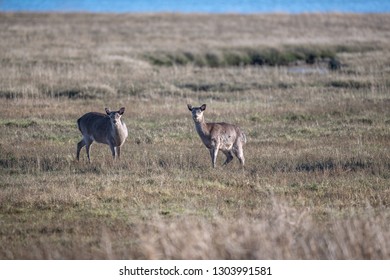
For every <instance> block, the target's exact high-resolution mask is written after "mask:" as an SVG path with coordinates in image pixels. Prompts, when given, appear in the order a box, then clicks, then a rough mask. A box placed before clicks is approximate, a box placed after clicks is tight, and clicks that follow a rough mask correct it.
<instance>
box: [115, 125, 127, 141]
mask: <svg viewBox="0 0 390 280" xmlns="http://www.w3.org/2000/svg"><path fill="white" fill-rule="evenodd" d="M111 125H112V134H113V135H112V136H113V137H114V138H115V139H116V142H117V144H121V143H122V142H123V141H124V140H125V139H126V137H127V135H126V131H125V128H124V126H125V124H123V123H122V121H119V122H118V123H117V124H111Z"/></svg>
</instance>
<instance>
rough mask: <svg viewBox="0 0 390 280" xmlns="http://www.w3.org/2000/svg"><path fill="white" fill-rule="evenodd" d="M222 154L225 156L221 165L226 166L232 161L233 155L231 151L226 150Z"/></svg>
mask: <svg viewBox="0 0 390 280" xmlns="http://www.w3.org/2000/svg"><path fill="white" fill-rule="evenodd" d="M223 153H224V154H225V155H226V160H225V162H224V163H223V165H227V164H228V163H229V162H231V161H232V160H233V154H232V151H226V150H224V151H223Z"/></svg>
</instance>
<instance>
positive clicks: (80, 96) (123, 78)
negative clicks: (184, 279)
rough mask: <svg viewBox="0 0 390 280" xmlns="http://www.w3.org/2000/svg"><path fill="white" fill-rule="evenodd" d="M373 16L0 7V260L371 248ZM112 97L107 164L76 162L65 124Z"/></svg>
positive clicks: (381, 69)
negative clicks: (194, 109) (227, 131)
mask: <svg viewBox="0 0 390 280" xmlns="http://www.w3.org/2000/svg"><path fill="white" fill-rule="evenodd" d="M389 21H390V17H389V16H388V15H340V14H318V15H309V14H308V15H306V14H305V15H282V14H281V15H245V16H243V15H176V14H175V15H172V14H155V15H94V14H27V13H22V14H13V13H2V14H0V35H1V38H2V40H1V41H0V61H1V66H2V67H1V68H0V99H1V103H2V110H0V129H1V135H0V224H1V226H0V258H1V259H388V258H389V256H390V255H389V246H390V243H389V240H390V238H389V236H388V232H389V213H390V212H389V203H390V195H389V194H390V192H389V184H388V180H389V178H390V157H389V154H390V153H389V145H388V143H389V140H390V134H389V124H390V113H389V112H390V110H389V109H390V102H389V100H390V99H389V85H390V83H389V78H388V77H389V68H388V61H389V58H390V52H389V40H388V38H390V36H389V35H390V30H389V29H388V28H386V26H390V23H389ZM187 103H192V104H193V105H196V104H199V105H200V104H203V103H207V105H208V106H207V110H206V112H205V117H206V120H208V121H226V122H230V123H235V124H237V125H239V126H240V127H242V128H243V130H244V131H245V133H246V135H247V137H248V144H247V145H246V146H245V147H244V152H245V156H246V166H245V168H244V169H243V170H242V169H241V168H240V166H239V164H238V162H237V161H233V162H232V163H231V164H230V165H229V166H226V167H221V166H219V165H221V164H222V162H223V158H222V157H220V158H218V167H217V168H216V169H212V168H211V164H210V159H209V153H208V151H207V150H206V149H205V148H204V146H203V145H202V144H201V141H200V139H199V137H198V136H197V134H196V131H195V128H194V124H193V121H192V119H191V116H190V113H189V112H188V109H187ZM122 106H124V107H126V112H125V114H124V116H123V119H124V121H125V122H126V124H127V127H128V129H129V138H128V139H127V141H126V143H125V145H124V147H123V152H122V154H121V160H120V161H117V162H113V161H112V158H111V155H110V151H109V149H108V147H107V146H104V145H99V144H94V145H93V146H92V153H91V160H92V163H91V164H88V163H87V160H86V155H85V150H84V149H83V150H82V151H81V159H80V162H77V161H76V160H75V152H76V144H77V142H78V141H79V140H80V139H81V134H80V132H79V131H78V129H77V125H76V120H77V118H78V117H80V116H81V115H82V114H84V113H86V112H89V111H98V112H103V108H104V107H110V108H112V109H115V108H119V107H122Z"/></svg>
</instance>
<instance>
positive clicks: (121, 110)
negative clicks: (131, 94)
mask: <svg viewBox="0 0 390 280" xmlns="http://www.w3.org/2000/svg"><path fill="white" fill-rule="evenodd" d="M124 112H125V107H122V108H120V109H119V114H120V115H123V113H124Z"/></svg>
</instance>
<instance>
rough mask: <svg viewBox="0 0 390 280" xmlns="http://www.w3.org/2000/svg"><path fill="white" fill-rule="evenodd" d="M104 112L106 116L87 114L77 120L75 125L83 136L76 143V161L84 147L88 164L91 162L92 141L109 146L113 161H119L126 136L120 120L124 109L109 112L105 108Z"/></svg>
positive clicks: (124, 125)
mask: <svg viewBox="0 0 390 280" xmlns="http://www.w3.org/2000/svg"><path fill="white" fill-rule="evenodd" d="M105 111H106V114H103V113H97V112H89V113H86V114H84V115H83V116H82V117H80V118H79V119H78V120H77V125H78V127H79V130H80V132H81V134H82V135H83V139H82V140H81V141H80V142H78V143H77V154H76V157H77V160H79V159H80V150H81V149H82V148H83V147H84V146H85V148H86V150H87V157H88V162H91V158H90V156H89V149H90V147H91V145H92V143H93V141H96V142H97V143H102V144H107V145H109V146H110V149H111V152H112V157H113V159H114V160H115V159H116V158H117V159H118V160H119V158H120V154H121V147H122V145H123V143H124V142H125V140H126V138H127V136H128V131H127V127H126V124H125V123H124V122H123V121H122V120H121V117H122V115H123V113H124V112H125V108H124V107H122V108H120V109H119V111H110V109H109V108H105Z"/></svg>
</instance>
